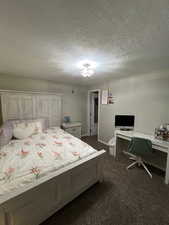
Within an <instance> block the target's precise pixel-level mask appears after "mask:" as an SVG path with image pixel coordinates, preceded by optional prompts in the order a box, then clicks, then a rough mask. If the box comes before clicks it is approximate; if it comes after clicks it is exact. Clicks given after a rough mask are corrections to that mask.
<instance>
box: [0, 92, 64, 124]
mask: <svg viewBox="0 0 169 225" xmlns="http://www.w3.org/2000/svg"><path fill="white" fill-rule="evenodd" d="M0 95H1V108H2V119H3V122H5V121H7V120H10V119H35V118H45V119H47V120H48V123H49V126H60V125H61V119H62V116H61V114H62V101H61V94H56V93H40V92H19V91H0Z"/></svg>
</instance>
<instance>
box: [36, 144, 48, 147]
mask: <svg viewBox="0 0 169 225" xmlns="http://www.w3.org/2000/svg"><path fill="white" fill-rule="evenodd" d="M36 146H39V147H40V148H44V147H45V146H46V144H44V143H37V144H36Z"/></svg>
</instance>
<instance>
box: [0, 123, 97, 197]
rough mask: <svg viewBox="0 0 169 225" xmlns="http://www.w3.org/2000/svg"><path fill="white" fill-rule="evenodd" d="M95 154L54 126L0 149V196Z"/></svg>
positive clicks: (79, 141) (76, 139) (78, 140)
mask: <svg viewBox="0 0 169 225" xmlns="http://www.w3.org/2000/svg"><path fill="white" fill-rule="evenodd" d="M94 152H96V150H95V149H93V148H92V147H91V146H89V145H88V144H86V143H84V142H82V141H81V140H80V139H78V138H75V137H73V136H72V135H70V134H68V133H67V132H65V131H63V130H62V129H60V128H58V127H54V128H50V129H48V130H46V131H45V132H44V133H39V134H36V135H33V136H32V137H29V138H26V139H24V140H12V141H11V142H10V143H9V144H8V145H6V146H4V147H3V148H2V149H1V150H0V195H3V194H5V193H7V192H10V191H12V190H14V189H17V188H19V187H22V186H24V185H26V184H28V183H30V182H36V180H37V179H39V178H40V177H42V176H45V175H47V174H49V173H50V172H52V171H55V170H57V169H59V168H61V167H64V166H66V165H68V164H70V163H73V162H75V161H77V160H79V159H82V158H84V157H86V156H88V155H90V154H93V153H94Z"/></svg>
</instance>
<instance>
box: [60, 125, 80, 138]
mask: <svg viewBox="0 0 169 225" xmlns="http://www.w3.org/2000/svg"><path fill="white" fill-rule="evenodd" d="M81 127H82V124H81V123H80V122H70V123H62V128H63V130H65V131H66V132H68V133H70V134H72V135H73V136H75V137H77V138H81V130H82V128H81Z"/></svg>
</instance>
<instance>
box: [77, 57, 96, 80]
mask: <svg viewBox="0 0 169 225" xmlns="http://www.w3.org/2000/svg"><path fill="white" fill-rule="evenodd" d="M78 67H79V68H80V72H81V75H82V76H83V77H90V76H92V75H93V74H94V72H95V68H96V63H95V62H93V61H89V60H84V61H81V62H79V63H78Z"/></svg>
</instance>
